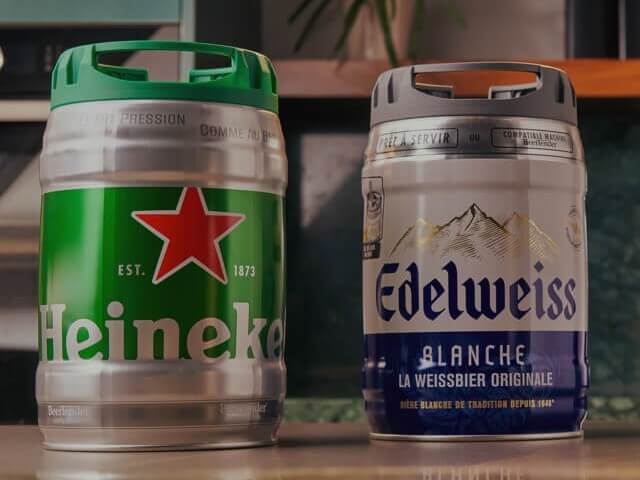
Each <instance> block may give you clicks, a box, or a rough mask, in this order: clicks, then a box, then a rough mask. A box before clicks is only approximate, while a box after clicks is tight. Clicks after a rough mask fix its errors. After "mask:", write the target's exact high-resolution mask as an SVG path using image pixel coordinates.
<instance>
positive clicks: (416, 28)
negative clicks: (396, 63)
mask: <svg viewBox="0 0 640 480" xmlns="http://www.w3.org/2000/svg"><path fill="white" fill-rule="evenodd" d="M415 2H416V3H415V8H414V10H413V22H411V36H410V37H409V58H410V59H411V61H412V62H413V63H415V62H416V60H417V59H418V40H419V39H420V33H422V31H423V27H424V0H415Z"/></svg>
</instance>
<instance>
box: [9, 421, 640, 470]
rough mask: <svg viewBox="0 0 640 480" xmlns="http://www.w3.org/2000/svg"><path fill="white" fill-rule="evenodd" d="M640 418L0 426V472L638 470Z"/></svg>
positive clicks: (639, 467) (639, 466) (639, 462)
mask: <svg viewBox="0 0 640 480" xmlns="http://www.w3.org/2000/svg"><path fill="white" fill-rule="evenodd" d="M639 450H640V424H638V423H623V422H618V423H615V422H612V423H601V424H587V426H586V433H585V438H584V439H570V440H550V441H536V442H475V443H465V444H451V443H439V444H420V443H410V442H400V443H395V442H373V443H369V442H368V440H367V432H366V427H365V426H364V425H363V424H359V423H358V424H285V425H284V426H283V427H282V434H281V443H280V445H279V446H277V447H267V448H260V449H252V450H246V449H245V450H243V449H240V450H228V451H209V452H174V453H170V452H161V453H144V454H126V453H125V454H122V453H76V452H52V451H45V450H42V449H41V448H40V435H39V433H38V430H37V428H36V427H35V426H34V427H27V426H3V427H0V479H8V478H39V479H53V478H121V479H129V478H156V479H165V478H166V479H169V478H172V479H173V478H183V479H196V478H202V479H204V478H207V479H222V478H246V479H273V478H281V479H324V478H332V479H336V478H351V479H356V480H359V479H362V480H364V479H371V478H376V479H411V480H416V479H425V480H426V479H434V480H435V479H441V480H450V479H460V480H471V479H485V478H486V479H494V478H495V479H498V478H501V479H505V480H507V479H508V480H520V479H528V480H535V479H545V480H546V479H549V478H616V479H622V480H625V479H632V478H633V479H637V478H640V459H639V458H638V456H637V455H636V454H635V453H636V452H638V451H639Z"/></svg>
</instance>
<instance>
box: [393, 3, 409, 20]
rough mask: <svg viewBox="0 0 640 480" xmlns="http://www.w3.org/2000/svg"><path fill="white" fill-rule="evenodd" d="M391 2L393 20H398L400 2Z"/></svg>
mask: <svg viewBox="0 0 640 480" xmlns="http://www.w3.org/2000/svg"><path fill="white" fill-rule="evenodd" d="M405 1H406V0H405ZM390 2H391V18H392V19H394V18H396V13H397V12H398V2H397V1H396V0H390Z"/></svg>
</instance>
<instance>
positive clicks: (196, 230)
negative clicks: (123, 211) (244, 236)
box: [131, 187, 245, 285]
mask: <svg viewBox="0 0 640 480" xmlns="http://www.w3.org/2000/svg"><path fill="white" fill-rule="evenodd" d="M131 216H132V217H133V218H134V219H136V220H137V221H138V222H140V223H141V224H142V225H143V226H144V227H146V228H147V229H148V230H150V231H151V232H153V233H154V234H155V235H157V236H158V237H160V238H161V239H162V240H163V241H164V245H163V246H162V251H161V252H160V257H159V258H158V264H157V265H156V270H155V272H154V274H153V283H154V285H157V284H158V283H160V282H162V281H163V280H165V279H167V278H169V277H170V276H171V275H173V274H174V273H176V272H177V271H178V270H180V269H181V268H182V267H184V266H185V265H188V264H189V263H191V262H193V263H195V264H196V265H198V266H199V267H200V268H202V269H203V270H204V271H205V272H207V273H209V274H210V275H212V276H213V277H214V278H216V279H217V280H219V281H221V282H222V283H224V284H226V283H227V272H226V270H225V267H224V260H223V258H222V252H221V250H220V240H222V239H223V238H224V237H226V236H227V235H229V233H231V231H232V230H233V229H234V228H236V227H237V226H238V225H239V224H240V223H241V222H242V221H243V220H244V219H245V216H244V215H241V214H238V213H227V212H210V211H209V210H207V204H206V203H205V201H204V196H203V195H202V191H201V190H200V189H199V188H196V187H187V188H185V189H183V190H182V194H181V195H180V200H179V201H178V206H177V207H176V209H175V210H157V211H154V210H148V211H141V212H132V213H131Z"/></svg>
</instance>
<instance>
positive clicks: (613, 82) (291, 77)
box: [275, 59, 640, 98]
mask: <svg viewBox="0 0 640 480" xmlns="http://www.w3.org/2000/svg"><path fill="white" fill-rule="evenodd" d="M532 61H533V62H535V63H542V64H545V65H550V66H553V67H557V68H561V69H562V70H565V71H566V72H567V73H568V74H569V76H570V77H571V80H572V81H573V84H574V85H575V88H576V93H577V94H578V96H579V97H581V98H640V60H614V59H576V60H532ZM275 68H276V71H277V73H278V80H279V86H278V90H279V92H280V95H281V96H282V97H283V98H367V97H369V95H371V89H372V87H373V85H374V83H375V80H376V78H377V77H378V75H379V74H380V73H381V72H383V71H384V70H386V69H387V68H389V67H388V64H387V63H386V62H383V61H360V60H355V61H346V62H340V61H337V60H279V61H276V62H275ZM438 78H439V80H442V81H444V82H446V81H447V77H446V74H444V75H441V76H440V77H438ZM486 79H487V74H486V73H483V72H478V73H473V74H470V75H469V76H468V80H467V84H466V85H462V86H461V87H462V88H460V86H459V87H458V89H457V91H467V90H468V91H475V90H477V88H478V86H479V84H483V83H485V82H484V81H485V80H486ZM518 82H519V80H516V81H515V82H514V83H518ZM454 83H455V82H454Z"/></svg>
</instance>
